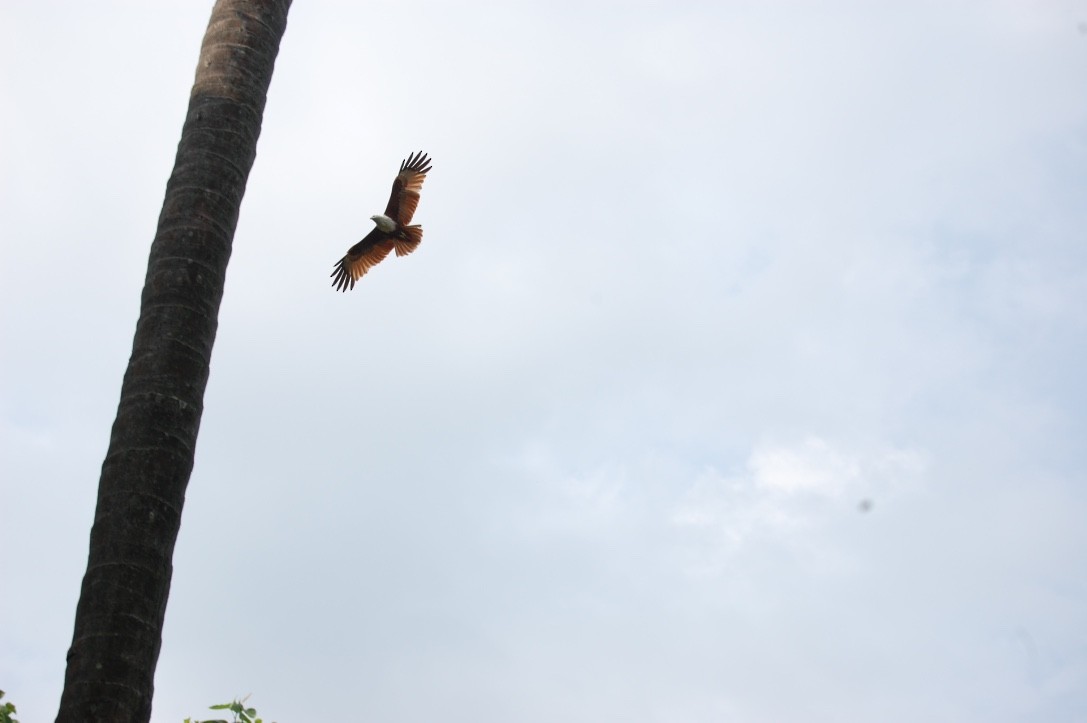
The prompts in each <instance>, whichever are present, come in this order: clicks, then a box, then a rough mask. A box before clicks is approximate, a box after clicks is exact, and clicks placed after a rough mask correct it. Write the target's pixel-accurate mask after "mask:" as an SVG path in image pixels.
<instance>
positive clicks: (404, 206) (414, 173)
mask: <svg viewBox="0 0 1087 723" xmlns="http://www.w3.org/2000/svg"><path fill="white" fill-rule="evenodd" d="M429 170H430V159H429V158H427V157H426V154H424V153H423V152H422V151H419V152H418V153H414V154H412V155H410V156H408V158H407V160H405V161H402V162H401V163H400V173H398V174H396V180H394V181H393V192H392V195H390V196H389V205H388V206H386V207H385V213H379V214H377V215H375V216H371V217H370V220H371V221H373V222H374V230H373V231H371V232H370V233H368V234H366V236H365V238H363V239H362V241H359V242H358V243H357V244H355V245H354V246H352V247H351V248H349V249H347V255H346V256H344V257H343V258H342V259H340V260H339V261H337V262H336V266H335V268H334V269H333V271H332V273H331V274H330V275H331V276H333V277H334V278H333V279H332V286H333V287H334V288H336V289H337V290H339V291H347V290H348V289H353V288H355V282H356V281H358V280H359V279H360V278H362V275H363V274H365V273H366V272H367V271H369V270H370V267H371V266H376V265H377V264H379V263H381V260H382V259H384V258H385V257H386V256H388V255H389V252H390V251H392V250H393V249H396V255H397V256H407V255H408V254H410V253H411V252H412V251H414V250H415V249H417V248H419V244H421V243H422V242H423V227H422V226H419V225H414V226H409V225H408V224H409V223H411V217H412V216H413V215H414V214H415V207H416V206H418V205H419V190H420V189H422V187H423V181H425V180H426V174H427V171H429Z"/></svg>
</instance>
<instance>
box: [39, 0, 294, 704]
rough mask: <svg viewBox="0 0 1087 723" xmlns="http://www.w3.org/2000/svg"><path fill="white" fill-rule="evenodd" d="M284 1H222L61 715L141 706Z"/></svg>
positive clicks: (158, 241) (167, 207)
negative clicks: (220, 305)
mask: <svg viewBox="0 0 1087 723" xmlns="http://www.w3.org/2000/svg"><path fill="white" fill-rule="evenodd" d="M290 4H291V3H290V0H218V1H217V2H216V3H215V7H214V9H213V10H212V15H211V20H210V22H209V24H208V30H207V33H206V35H205V36H204V42H203V45H202V47H201V50H200V60H199V64H198V66H197V69H196V79H195V82H194V84H193V89H192V95H191V98H190V100H189V108H188V113H187V115H186V118H185V125H184V127H183V129H182V133H181V142H180V143H179V144H178V150H177V159H176V161H175V163H174V170H173V173H172V174H171V175H170V179H169V181H168V182H167V185H166V198H165V201H164V202H163V207H162V213H161V215H160V216H159V222H158V229H157V231H156V233H155V240H154V242H153V243H152V245H151V255H150V259H149V261H148V267H147V277H146V280H145V282H144V289H143V295H142V298H141V303H140V317H139V321H138V322H137V324H136V334H135V337H134V339H133V343H132V356H131V358H130V359H129V363H128V369H127V371H126V372H125V376H124V381H123V383H122V386H121V400H120V404H119V406H118V409H117V418H116V421H115V422H114V424H113V431H112V434H111V437H110V442H109V449H108V451H107V453H106V458H105V461H104V462H103V464H102V476H101V479H100V480H99V485H98V505H97V509H96V511H95V517H94V526H93V528H92V529H91V537H90V554H89V556H88V561H87V571H86V574H85V575H84V578H83V586H82V589H81V592H80V598H79V604H78V606H77V608H76V617H75V632H74V634H73V637H72V646H71V648H70V649H69V651H68V666H67V670H66V672H65V677H64V692H63V693H62V695H61V702H60V710H59V713H58V715H57V721H58V722H62V723H88V722H91V721H110V722H111V723H113V722H118V723H125V722H128V721H132V722H136V721H139V722H141V723H146V721H148V720H149V719H150V717H151V698H152V694H153V691H154V676H155V666H156V664H157V662H158V656H159V650H160V648H161V645H162V626H163V619H164V616H165V614H166V600H167V597H168V595H169V592H170V577H171V575H172V573H173V564H172V558H173V552H174V543H175V541H176V540H177V533H178V529H179V528H180V525H181V509H182V506H183V504H184V501H185V488H186V486H187V485H188V482H189V475H190V473H191V472H192V467H193V455H194V453H195V450H196V436H197V431H198V430H199V427H200V415H201V413H202V411H203V399H204V388H205V386H206V385H207V380H208V370H209V364H210V361H211V350H212V345H213V344H214V342H215V331H216V327H217V324H218V319H217V317H218V313H219V302H220V301H221V300H222V298H223V283H224V278H225V275H226V267H227V261H228V260H229V258H230V250H231V243H232V241H233V238H234V230H235V228H236V226H237V222H238V211H239V207H240V205H241V200H242V196H243V195H244V193H245V185H246V180H247V179H248V177H249V171H250V169H251V168H252V166H253V161H254V159H255V158H256V146H257V138H258V136H259V135H260V127H261V118H262V116H263V113H264V104H265V99H266V97H267V92H268V86H269V84H270V82H271V79H272V70H273V68H274V65H275V59H276V55H277V53H278V52H279V43H280V40H281V39H282V37H283V33H284V31H285V30H286V26H287V11H288V9H289V8H290Z"/></svg>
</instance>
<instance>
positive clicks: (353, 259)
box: [329, 229, 396, 291]
mask: <svg viewBox="0 0 1087 723" xmlns="http://www.w3.org/2000/svg"><path fill="white" fill-rule="evenodd" d="M375 231H376V233H375ZM395 245H396V244H395V242H394V241H393V239H392V238H391V237H390V236H389V235H388V234H384V233H381V232H380V231H377V229H374V231H371V232H370V233H369V234H367V236H366V238H364V239H363V240H362V241H359V242H358V243H357V244H355V245H354V246H352V247H351V248H350V249H348V251H347V255H346V256H344V257H343V258H342V259H340V260H339V261H337V262H336V265H335V267H333V269H332V273H331V274H329V276H332V277H334V278H333V279H332V286H333V288H335V289H336V290H337V291H347V290H348V289H353V288H355V282H357V281H358V280H359V279H361V278H362V277H363V276H364V275H365V274H366V272H367V271H369V270H370V269H371V268H372V267H374V266H377V265H378V264H379V263H381V261H382V260H383V259H384V258H385V257H386V256H388V255H389V252H391V251H392V250H393V248H394V247H395Z"/></svg>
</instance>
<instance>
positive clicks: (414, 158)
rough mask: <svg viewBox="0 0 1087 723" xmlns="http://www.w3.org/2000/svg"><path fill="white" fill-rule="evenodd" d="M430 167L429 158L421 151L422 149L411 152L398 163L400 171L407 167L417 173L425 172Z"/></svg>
mask: <svg viewBox="0 0 1087 723" xmlns="http://www.w3.org/2000/svg"><path fill="white" fill-rule="evenodd" d="M430 168H431V166H430V158H428V157H427V154H426V153H423V152H422V151H418V152H416V153H412V154H411V155H409V156H408V157H407V159H405V160H404V161H401V163H400V170H401V171H403V170H404V169H409V170H412V171H416V172H418V173H427V172H429V171H430Z"/></svg>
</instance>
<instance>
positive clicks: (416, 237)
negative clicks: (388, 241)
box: [396, 226, 423, 256]
mask: <svg viewBox="0 0 1087 723" xmlns="http://www.w3.org/2000/svg"><path fill="white" fill-rule="evenodd" d="M404 235H405V236H407V238H398V239H396V255H397V256H407V255H408V254H410V253H411V252H412V251H414V250H415V249H417V248H419V244H421V243H423V227H422V226H405V227H404Z"/></svg>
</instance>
